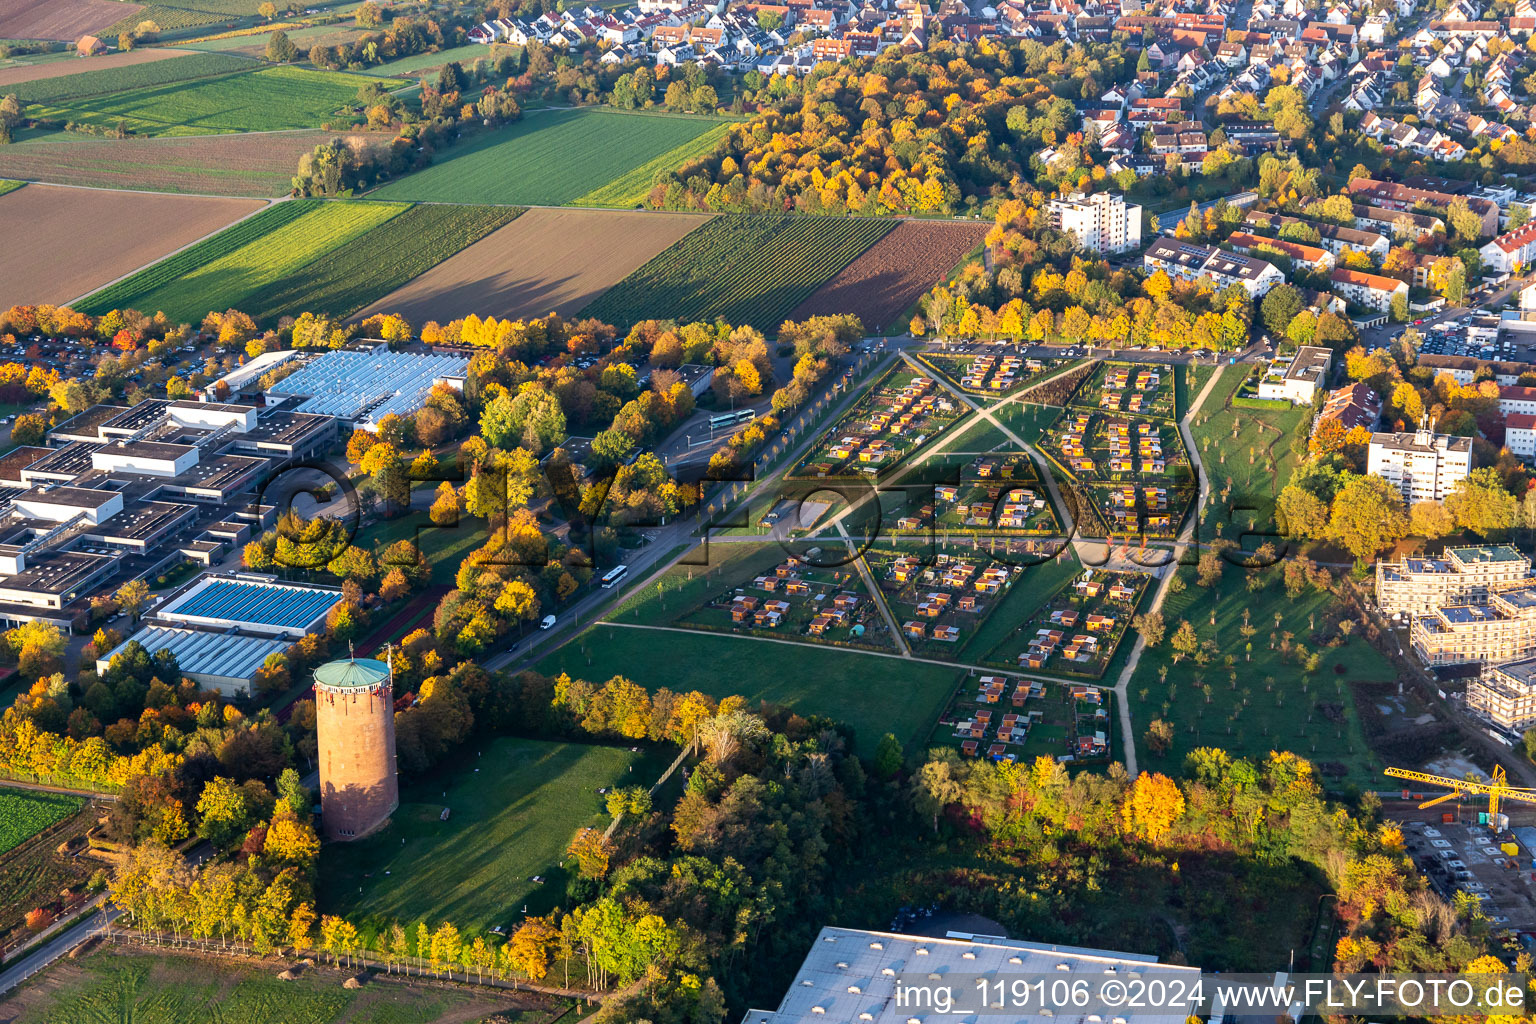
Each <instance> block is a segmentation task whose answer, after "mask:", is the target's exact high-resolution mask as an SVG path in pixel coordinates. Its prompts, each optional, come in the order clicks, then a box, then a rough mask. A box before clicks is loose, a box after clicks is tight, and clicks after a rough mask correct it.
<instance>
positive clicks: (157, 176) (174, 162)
mask: <svg viewBox="0 0 1536 1024" xmlns="http://www.w3.org/2000/svg"><path fill="white" fill-rule="evenodd" d="M335 137H336V136H334V135H333V134H332V133H330V132H318V131H305V132H275V133H268V134H263V135H213V136H203V137H200V138H163V139H91V138H84V137H80V136H65V137H64V138H49V139H36V140H31V141H27V142H18V143H15V144H13V145H10V146H0V177H6V178H19V179H24V180H27V181H47V182H54V183H56V184H60V185H85V186H90V187H94V188H125V189H143V190H146V191H150V192H184V193H201V194H204V195H218V196H261V197H265V198H272V197H276V196H280V195H283V194H285V193H286V192H287V191H288V189H289V186H290V184H291V180H292V178H293V172H294V169H295V168H296V167H298V163H299V157H300V156H301V155H302V154H304V153H308V152H309V151H310V150H312V149H314V148H315V147H316V146H317V145H319V144H320V143H322V142H325V141H327V140H329V139H331V138H335ZM342 137H343V138H345V139H347V140H348V141H349V142H351V143H353V144H354V145H372V144H374V143H375V142H377V143H379V144H383V143H384V142H387V141H388V137H387V136H384V135H373V136H370V135H360V134H354V135H346V136H342Z"/></svg>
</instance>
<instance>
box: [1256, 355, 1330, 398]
mask: <svg viewBox="0 0 1536 1024" xmlns="http://www.w3.org/2000/svg"><path fill="white" fill-rule="evenodd" d="M1332 366H1333V350H1332V349H1328V348H1319V347H1317V346H1315V345H1303V346H1301V348H1299V349H1297V350H1296V354H1295V355H1294V356H1292V357H1291V358H1290V360H1289V361H1288V362H1284V364H1283V366H1282V365H1280V361H1277V363H1276V364H1275V365H1273V366H1271V368H1270V371H1269V372H1268V373H1266V374H1265V375H1264V377H1263V379H1261V380H1260V381H1259V397H1260V398H1267V399H1269V400H1271V401H1285V402H1290V403H1291V404H1292V405H1311V404H1312V402H1313V401H1314V400H1315V399H1316V398H1317V393H1318V392H1319V391H1321V390H1322V389H1323V386H1324V385H1325V384H1327V383H1328V371H1329V369H1330V368H1331V367H1332Z"/></svg>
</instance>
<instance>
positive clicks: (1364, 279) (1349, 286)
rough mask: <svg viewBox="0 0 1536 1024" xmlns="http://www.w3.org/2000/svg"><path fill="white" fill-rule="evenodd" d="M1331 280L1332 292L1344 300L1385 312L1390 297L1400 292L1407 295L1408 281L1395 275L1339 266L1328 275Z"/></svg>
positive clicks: (1388, 309) (1389, 308)
mask: <svg viewBox="0 0 1536 1024" xmlns="http://www.w3.org/2000/svg"><path fill="white" fill-rule="evenodd" d="M1328 280H1329V281H1331V282H1333V291H1334V294H1336V295H1338V296H1340V297H1341V298H1343V299H1344V301H1346V302H1353V303H1355V304H1356V305H1357V306H1364V307H1365V308H1367V309H1375V310H1380V311H1381V312H1383V313H1385V312H1388V311H1390V310H1391V308H1392V297H1393V296H1394V295H1397V294H1401V295H1402V296H1403V298H1405V299H1406V298H1407V297H1408V283H1407V282H1406V281H1399V280H1398V279H1397V278H1395V277H1382V276H1381V275H1380V274H1367V273H1365V272H1364V271H1361V270H1349V269H1347V268H1345V267H1340V268H1338V269H1337V270H1335V271H1333V273H1331V274H1329V275H1328Z"/></svg>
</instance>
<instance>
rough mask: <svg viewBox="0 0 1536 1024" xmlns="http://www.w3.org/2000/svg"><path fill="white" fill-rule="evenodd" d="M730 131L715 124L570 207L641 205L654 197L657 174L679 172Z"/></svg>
mask: <svg viewBox="0 0 1536 1024" xmlns="http://www.w3.org/2000/svg"><path fill="white" fill-rule="evenodd" d="M730 130H731V126H730V125H728V124H719V125H716V126H715V127H713V128H711V129H709V131H707V132H705V133H704V134H703V135H700V136H699V137H697V138H695V139H690V140H689V141H687V142H685V143H683V144H682V145H681V146H678V147H677V148H675V149H671V150H668V151H667V152H665V153H663V154H661V156H658V157H656V158H655V159H654V160H648V161H646V162H645V163H643V164H641V165H640V166H639V167H636V168H635V169H634V170H632V171H629V172H627V173H625V174H621V175H619V176H618V177H617V178H614V179H613V180H612V181H610V182H609V183H608V184H606V185H604V186H603V187H602V188H596V189H593V190H592V191H591V192H588V193H587V194H586V195H584V196H582V197H581V198H579V199H575V200H572V202H571V205H572V206H610V207H619V208H628V207H631V206H640V205H642V204H643V203H644V202H645V199H646V197H647V196H649V195H650V194H651V186H652V184H654V183H655V181H656V175H657V174H660V173H661V172H663V171H671V170H676V169H677V168H679V167H682V166H683V165H684V164H686V163H688V162H689V161H690V160H693V159H695V158H697V157H700V156H703V155H704V154H705V153H708V152H709V151H710V150H712V149H714V148H715V143H717V142H719V141H720V140H721V139H723V138H725V134H726V132H728V131H730Z"/></svg>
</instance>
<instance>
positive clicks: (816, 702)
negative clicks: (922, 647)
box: [538, 623, 960, 756]
mask: <svg viewBox="0 0 1536 1024" xmlns="http://www.w3.org/2000/svg"><path fill="white" fill-rule="evenodd" d="M538 669H539V671H540V672H543V673H545V674H546V675H558V674H560V673H561V672H569V673H570V674H571V675H572V676H573V677H577V678H581V679H586V680H589V681H591V682H594V683H597V684H602V683H604V682H606V681H607V680H609V679H611V678H612V677H613V676H616V675H622V676H627V677H628V678H630V679H633V680H634V681H635V682H637V683H640V684H641V685H642V686H644V687H645V688H646V689H648V690H653V691H654V690H656V689H659V688H660V687H663V686H665V687H667V688H668V689H671V690H675V691H678V692H683V691H687V690H698V691H700V692H702V693H707V694H709V695H710V696H712V697H715V698H720V697H729V696H732V695H733V694H734V695H739V696H742V697H745V698H746V699H747V701H748V702H749V703H750V704H751V705H752V706H754V707H755V706H756V705H757V702H758V701H759V700H766V701H769V702H771V703H775V704H783V705H785V706H787V707H791V708H794V709H795V710H796V711H797V712H799V713H800V714H802V715H813V714H814V715H826V716H827V717H828V718H831V719H832V720H834V721H837V722H843V723H846V724H848V725H851V726H853V729H854V736H855V742H856V744H857V746H858V749H859V752H860V753H862V754H864V755H865V756H870V755H872V754H874V751H875V744H876V743H878V742H880V737H881V736H884V735H885V734H886V733H892V734H894V735H895V736H896V738H897V739H899V740H901V741H902V743H905V744H908V745H912V744H919V743H922V742H923V741H924V740H925V739H926V738H927V736H928V731H929V729H930V728H932V726H933V723H934V721H935V720H936V719H937V718H938V715H939V712H941V711H942V710H943V707H944V703H945V701H947V700H948V699H949V695H950V693H951V692H953V690H954V688H955V684H956V683H957V682H958V681H959V677H960V670H959V669H958V668H946V667H944V666H942V665H929V664H923V663H914V662H909V661H905V660H903V659H900V658H894V657H892V658H885V657H880V656H878V655H874V654H862V653H858V652H855V651H847V650H839V649H834V648H829V647H827V646H825V645H819V644H798V643H775V642H773V641H769V640H759V639H756V638H753V637H740V636H723V635H719V634H715V633H704V632H698V633H695V632H689V631H684V632H670V631H661V630H654V629H626V628H624V627H621V626H612V625H607V624H603V623H599V624H598V625H596V626H593V627H592V628H591V629H589V630H587V632H585V633H583V634H582V635H581V636H579V637H577V638H576V640H575V641H574V642H572V643H569V644H567V645H566V646H564V647H562V648H561V649H560V650H559V651H556V652H555V653H554V654H552V655H550V656H549V657H548V658H545V659H544V660H543V661H542V662H540V663H539V666H538ZM872 695H873V696H872Z"/></svg>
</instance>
